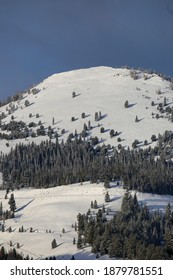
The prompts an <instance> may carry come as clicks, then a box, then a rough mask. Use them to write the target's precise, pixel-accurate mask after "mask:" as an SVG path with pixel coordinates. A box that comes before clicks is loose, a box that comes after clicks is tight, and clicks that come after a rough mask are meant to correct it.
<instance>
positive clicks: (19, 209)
mask: <svg viewBox="0 0 173 280" xmlns="http://www.w3.org/2000/svg"><path fill="white" fill-rule="evenodd" d="M33 200H34V198H33V199H32V200H30V201H29V202H28V203H26V204H25V205H23V206H21V207H20V208H18V209H17V210H16V211H15V212H16V213H17V212H19V211H21V210H23V209H24V208H26V207H27V206H28V205H29V204H30V203H31V202H33Z"/></svg>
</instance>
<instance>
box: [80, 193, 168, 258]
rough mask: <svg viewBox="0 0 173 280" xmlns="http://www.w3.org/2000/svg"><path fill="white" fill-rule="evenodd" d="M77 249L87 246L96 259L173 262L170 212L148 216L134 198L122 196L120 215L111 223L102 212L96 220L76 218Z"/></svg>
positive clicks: (117, 213)
mask: <svg viewBox="0 0 173 280" xmlns="http://www.w3.org/2000/svg"><path fill="white" fill-rule="evenodd" d="M77 218H78V240H77V247H78V248H79V249H81V248H83V247H85V246H88V245H90V246H91V247H92V252H93V253H95V254H96V257H99V256H100V255H105V254H108V255H109V256H110V257H111V258H120V259H139V260H141V259H143V260H144V259H146V260H152V259H153V260H154V259H163V260H164V259H166V260H169V259H173V212H171V207H170V204H168V206H167V208H166V211H165V214H164V213H161V212H157V211H156V212H154V213H150V212H149V209H148V208H147V207H146V206H141V205H139V203H138V200H137V197H136V195H134V197H133V196H132V195H131V194H130V192H128V191H127V192H126V193H125V195H124V197H123V200H122V206H121V211H117V212H116V213H115V215H114V216H113V218H112V219H111V220H108V219H107V215H106V213H105V211H103V209H99V210H98V212H97V214H96V216H95V217H93V216H92V215H91V212H90V211H88V213H87V214H83V215H82V214H80V213H79V214H78V217H77Z"/></svg>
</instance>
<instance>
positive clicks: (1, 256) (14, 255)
mask: <svg viewBox="0 0 173 280" xmlns="http://www.w3.org/2000/svg"><path fill="white" fill-rule="evenodd" d="M29 259H30V258H29V255H27V256H26V257H24V256H23V254H20V253H18V252H17V251H16V249H15V248H13V249H11V250H9V251H7V250H5V248H4V247H3V246H2V247H1V248H0V260H29Z"/></svg>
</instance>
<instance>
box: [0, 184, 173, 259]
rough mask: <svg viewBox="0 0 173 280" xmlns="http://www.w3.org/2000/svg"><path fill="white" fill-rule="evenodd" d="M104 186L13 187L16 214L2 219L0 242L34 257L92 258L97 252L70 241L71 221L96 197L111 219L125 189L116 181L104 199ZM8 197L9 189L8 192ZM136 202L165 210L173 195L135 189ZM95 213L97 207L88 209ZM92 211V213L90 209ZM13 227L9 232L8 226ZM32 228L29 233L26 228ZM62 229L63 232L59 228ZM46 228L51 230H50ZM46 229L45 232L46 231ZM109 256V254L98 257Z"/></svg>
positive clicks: (2, 193) (1, 195) (74, 234)
mask: <svg viewBox="0 0 173 280" xmlns="http://www.w3.org/2000/svg"><path fill="white" fill-rule="evenodd" d="M106 191H107V190H106V189H105V188H104V186H103V184H101V183H100V184H90V183H89V182H85V183H83V185H80V184H73V185H68V186H58V187H55V188H50V189H20V190H15V191H14V192H13V193H14V197H15V200H16V206H17V209H16V212H15V218H14V219H9V220H6V221H5V232H0V245H1V246H4V247H5V248H7V249H10V246H9V243H10V241H12V245H13V246H12V248H16V246H17V243H18V242H19V244H20V246H21V247H20V249H17V250H18V251H19V252H22V253H23V254H24V255H26V254H29V256H30V257H33V258H34V259H44V258H46V257H50V256H56V258H57V259H59V260H63V259H65V260H68V259H71V257H72V255H74V256H75V259H76V260H84V259H88V260H92V259H96V256H95V255H94V254H92V253H91V248H90V247H88V248H85V249H83V250H78V249H77V247H76V245H73V238H74V237H75V239H76V240H77V232H76V231H75V230H74V228H72V224H73V225H75V222H77V215H78V213H81V214H83V213H86V212H87V211H88V209H89V208H90V205H91V201H94V200H95V199H96V200H97V203H98V207H100V208H102V206H103V204H104V205H105V208H106V209H108V208H109V210H110V211H109V216H107V218H108V219H110V218H111V217H112V216H113V215H114V213H115V211H116V210H120V208H121V201H122V197H123V195H124V192H125V190H124V189H123V188H122V186H117V185H116V183H111V188H109V189H108V192H109V194H110V198H111V202H109V203H105V202H104V197H105V193H106ZM4 196H5V191H0V201H2V203H3V208H4V210H6V209H9V205H8V199H4ZM8 197H10V193H9V195H8ZM137 197H138V201H139V203H140V202H142V203H143V205H144V204H146V205H147V206H148V207H149V209H150V210H151V211H155V210H160V211H164V210H165V207H166V206H167V204H168V203H169V202H170V203H171V206H172V207H173V197H172V196H170V195H162V196H161V195H154V194H147V193H145V194H144V193H137ZM91 211H94V212H95V214H96V212H97V211H98V210H94V209H91ZM93 214H94V213H93ZM10 226H11V227H12V232H11V233H9V232H8V228H9V227H10ZM22 226H23V227H24V230H25V232H19V228H21V227H22ZM31 227H32V228H33V231H34V232H32V233H30V232H29V230H30V228H31ZM63 228H64V229H65V233H62V229H63ZM49 230H51V232H50V233H49ZM46 231H48V233H46ZM54 238H55V239H56V241H57V244H58V246H57V248H55V249H52V248H51V242H52V240H53V239H54ZM104 258H106V259H107V258H108V256H104V257H101V258H100V259H104Z"/></svg>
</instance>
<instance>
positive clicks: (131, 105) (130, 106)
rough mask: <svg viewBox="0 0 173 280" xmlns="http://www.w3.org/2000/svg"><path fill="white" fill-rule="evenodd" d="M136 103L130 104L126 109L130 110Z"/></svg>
mask: <svg viewBox="0 0 173 280" xmlns="http://www.w3.org/2000/svg"><path fill="white" fill-rule="evenodd" d="M136 104H137V103H132V104H129V105H128V108H132V107H133V106H135V105H136Z"/></svg>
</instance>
